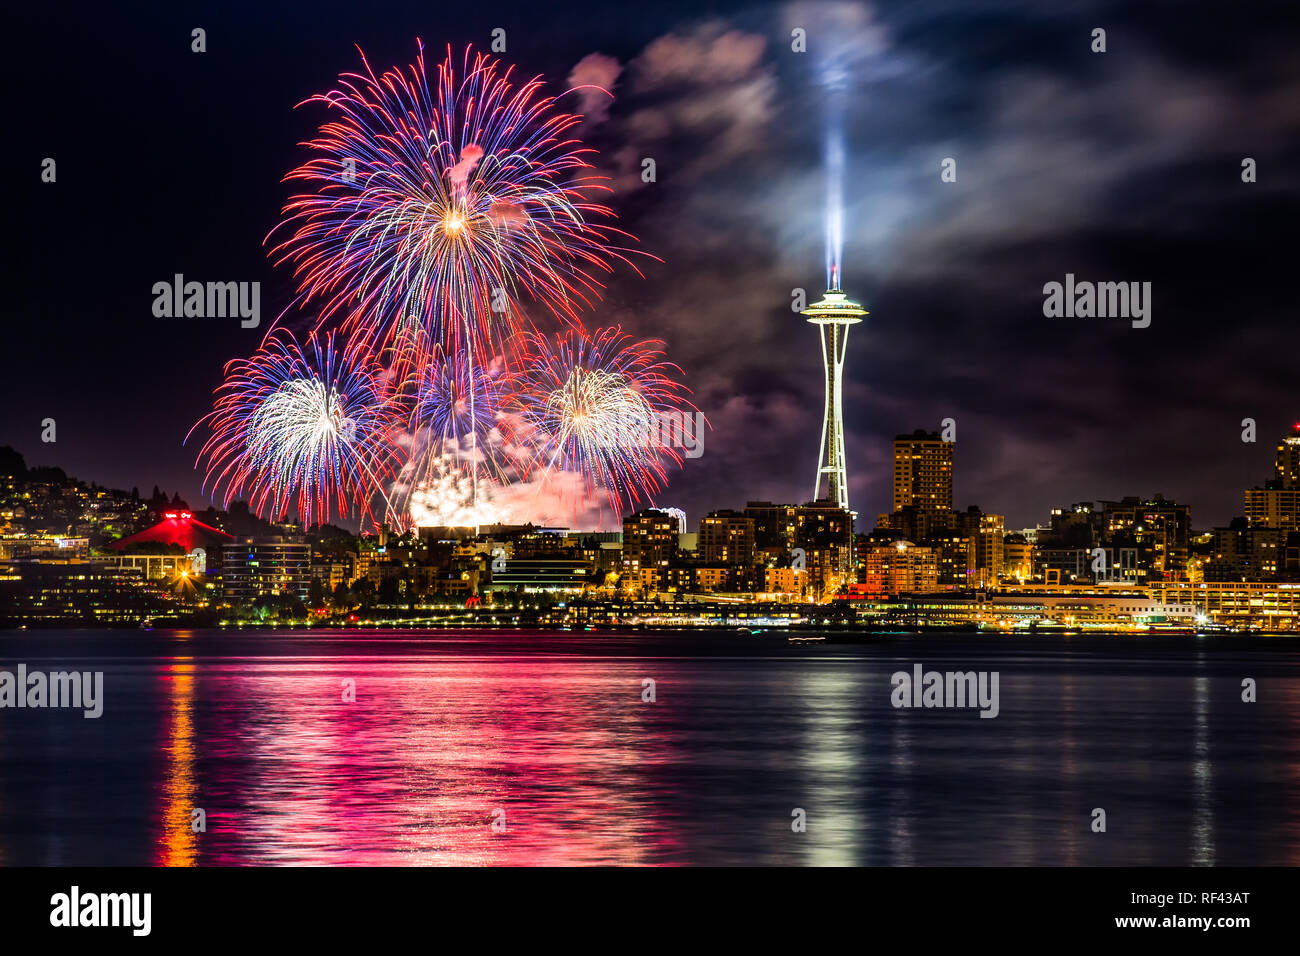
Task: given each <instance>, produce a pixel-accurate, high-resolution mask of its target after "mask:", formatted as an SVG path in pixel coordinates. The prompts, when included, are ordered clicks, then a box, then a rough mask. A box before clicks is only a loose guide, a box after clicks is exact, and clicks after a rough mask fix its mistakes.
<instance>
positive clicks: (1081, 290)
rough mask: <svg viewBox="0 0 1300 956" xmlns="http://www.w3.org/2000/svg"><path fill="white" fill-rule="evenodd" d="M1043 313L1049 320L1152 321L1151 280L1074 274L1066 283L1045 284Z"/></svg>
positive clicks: (1138, 326) (1138, 324)
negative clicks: (1106, 279) (1089, 279)
mask: <svg viewBox="0 0 1300 956" xmlns="http://www.w3.org/2000/svg"><path fill="white" fill-rule="evenodd" d="M1043 315H1045V316H1047V317H1048V318H1049V319H1059V318H1067V319H1073V318H1080V319H1091V318H1098V319H1106V318H1112V319H1132V320H1133V322H1132V324H1133V328H1135V329H1145V328H1146V327H1147V326H1148V325H1150V324H1151V283H1150V282H1075V281H1074V273H1073V272H1067V273H1066V274H1065V283H1064V285H1062V284H1061V283H1060V282H1049V283H1047V284H1046V285H1044V286H1043Z"/></svg>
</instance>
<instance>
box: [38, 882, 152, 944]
mask: <svg viewBox="0 0 1300 956" xmlns="http://www.w3.org/2000/svg"><path fill="white" fill-rule="evenodd" d="M152 911H153V894H152V893H85V894H83V893H82V892H81V887H79V886H74V887H72V889H71V890H69V891H68V892H67V893H55V894H54V895H53V896H51V897H50V925H51V926H59V927H75V926H129V927H131V934H132V935H133V936H148V935H149V930H150V928H151V925H152V922H153V920H152Z"/></svg>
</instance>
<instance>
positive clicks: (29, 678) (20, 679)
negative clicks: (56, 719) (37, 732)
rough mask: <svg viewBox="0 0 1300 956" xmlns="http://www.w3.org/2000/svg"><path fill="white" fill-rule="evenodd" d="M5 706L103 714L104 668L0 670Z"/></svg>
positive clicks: (1, 703) (1, 701)
mask: <svg viewBox="0 0 1300 956" xmlns="http://www.w3.org/2000/svg"><path fill="white" fill-rule="evenodd" d="M5 707H55V708H63V707H71V708H80V709H81V710H82V711H84V713H82V715H81V716H82V717H86V718H89V719H92V720H93V719H95V718H97V717H100V716H101V715H102V714H103V713H104V672H103V671H81V672H78V671H51V672H50V673H49V674H46V673H45V672H44V671H29V670H28V669H27V665H26V664H19V665H18V669H17V673H15V672H13V671H0V709H3V708H5Z"/></svg>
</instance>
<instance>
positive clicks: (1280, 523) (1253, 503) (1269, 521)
mask: <svg viewBox="0 0 1300 956" xmlns="http://www.w3.org/2000/svg"><path fill="white" fill-rule="evenodd" d="M1246 520H1247V521H1248V522H1249V523H1250V525H1251V526H1252V527H1260V528H1278V529H1281V530H1283V531H1300V424H1297V425H1296V427H1295V430H1294V432H1293V433H1292V434H1290V435H1287V436H1286V437H1284V438H1283V439H1282V440H1281V441H1279V442H1278V443H1277V458H1276V459H1275V461H1274V464H1273V477H1272V478H1271V479H1270V480H1268V481H1267V482H1265V483H1264V487H1263V488H1248V489H1246Z"/></svg>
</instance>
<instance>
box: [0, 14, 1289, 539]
mask: <svg viewBox="0 0 1300 956" xmlns="http://www.w3.org/2000/svg"><path fill="white" fill-rule="evenodd" d="M155 6H156V9H154V10H152V11H149V10H144V9H141V8H138V7H133V8H131V9H117V8H116V7H115V5H109V4H97V5H94V6H88V7H86V8H77V7H72V6H68V5H64V4H61V3H57V2H54V3H48V4H24V5H22V9H21V11H16V10H13V9H9V10H6V12H5V13H4V15H3V16H4V20H3V24H4V35H5V37H6V38H7V40H8V42H7V43H6V51H5V65H6V67H7V69H8V74H9V75H8V84H7V88H8V91H9V96H8V97H7V98H6V100H7V102H6V131H5V134H6V135H5V142H6V149H5V150H4V153H5V156H4V163H5V167H6V173H7V177H6V179H7V182H8V184H9V187H10V188H9V190H8V195H7V199H8V202H7V203H6V207H7V208H6V216H5V219H6V228H5V230H4V242H5V245H6V255H5V257H4V261H5V272H6V276H5V278H6V281H5V294H4V296H3V297H2V298H0V303H2V306H0V307H2V308H3V310H4V334H3V339H2V340H0V341H2V342H3V346H0V356H2V361H3V375H2V380H0V409H2V410H3V412H2V415H0V445H4V444H10V445H13V446H14V447H16V448H17V449H18V450H19V451H20V452H22V453H23V454H24V455H25V456H26V458H27V460H28V463H29V464H45V465H57V466H60V467H62V468H64V469H65V470H67V471H68V472H69V473H70V474H73V475H76V476H78V477H80V478H83V479H86V480H94V481H98V482H100V483H102V484H106V485H110V486H113V487H125V488H129V487H131V486H132V485H137V486H139V487H140V488H141V490H142V492H144V493H146V494H147V493H148V492H149V490H150V489H151V488H152V486H153V485H154V484H158V485H160V486H162V488H163V489H164V490H165V491H166V492H168V493H169V494H170V493H171V492H173V491H179V492H180V493H181V495H182V496H184V497H185V498H187V499H188V500H189V502H190V503H191V504H192V505H195V506H201V505H203V504H206V503H207V500H206V499H204V498H203V497H201V495H200V492H199V483H200V478H199V475H198V473H196V472H195V470H194V467H193V465H194V457H195V452H196V451H197V445H194V444H193V443H192V444H191V446H190V447H182V444H181V443H182V440H183V439H184V437H185V435H186V432H187V431H188V430H189V428H190V427H191V425H192V424H193V423H194V422H195V421H196V420H197V419H199V418H200V416H202V415H203V414H205V413H206V412H207V411H208V410H209V408H210V403H211V392H212V389H213V388H214V387H215V386H216V385H217V384H218V383H219V381H220V378H221V373H222V366H223V364H224V363H225V362H226V361H228V360H230V359H233V358H236V357H243V356H246V355H248V354H249V353H251V352H252V351H253V350H254V349H255V348H256V347H257V345H258V344H259V342H260V341H261V338H262V336H263V334H264V332H265V331H266V328H267V325H268V323H269V321H270V319H271V318H272V317H274V316H275V315H276V314H278V313H279V312H280V310H281V309H283V308H284V307H285V306H286V305H287V304H288V303H289V302H290V300H291V298H292V294H293V285H292V281H291V276H290V273H289V270H288V268H287V267H283V268H273V267H272V265H271V263H270V261H269V259H268V257H267V247H266V246H264V244H263V240H264V239H265V237H266V235H267V233H268V232H269V231H270V230H271V229H272V227H273V226H275V224H276V223H277V222H278V220H279V215H280V209H281V206H282V204H283V202H284V200H285V199H286V198H287V197H288V196H289V195H290V193H291V191H292V190H291V188H290V186H288V185H286V184H283V183H282V182H281V178H282V176H283V175H284V174H285V173H286V172H288V171H289V170H290V169H291V168H293V167H294V166H296V165H298V164H299V163H300V162H302V161H303V159H304V158H305V157H306V155H307V154H306V151H305V150H303V149H302V148H301V147H300V146H299V145H298V144H299V143H300V142H302V141H303V140H305V139H307V138H309V137H310V136H311V135H312V133H313V132H314V131H315V128H316V127H317V125H318V124H319V123H320V122H321V121H322V119H323V118H324V116H325V110H324V109H323V108H321V107H319V106H313V105H308V106H304V107H302V108H299V109H294V106H295V104H297V103H299V102H300V101H302V100H304V99H305V98H307V97H308V96H309V95H311V94H313V93H316V92H320V91H324V90H327V89H330V88H332V86H333V85H334V83H335V80H336V77H337V75H338V74H339V73H340V72H345V71H351V70H354V69H357V68H358V67H359V65H360V60H359V56H358V54H357V51H356V49H355V46H358V45H359V46H360V47H361V48H362V49H364V51H365V52H366V55H367V56H368V58H369V59H370V60H371V62H372V63H373V64H374V65H375V67H376V68H377V69H380V70H382V69H386V68H388V67H390V66H396V65H405V64H407V63H409V62H411V61H412V60H413V59H414V56H415V54H416V37H421V38H423V40H424V42H425V44H426V46H427V47H428V48H430V55H429V56H430V59H431V60H434V61H436V60H437V59H438V58H439V57H440V55H441V50H442V49H443V48H444V47H445V45H446V44H448V43H450V44H452V45H453V46H454V47H455V48H456V49H457V50H460V49H462V48H463V46H464V45H465V44H468V43H473V44H474V45H475V46H476V47H479V48H484V49H485V48H486V47H487V45H488V43H489V41H490V38H491V31H492V30H493V28H495V27H503V28H505V29H506V31H507V43H508V48H507V52H506V53H505V54H504V55H503V57H502V58H503V59H504V60H505V61H506V62H508V63H512V64H514V65H515V66H516V70H517V71H518V72H519V73H520V74H522V75H524V76H532V75H535V74H542V75H544V76H545V77H546V78H547V80H548V88H547V89H548V92H554V93H559V92H561V90H563V89H566V88H567V87H568V86H569V85H570V84H571V83H575V82H604V83H612V84H613V92H614V94H615V98H614V99H613V101H607V103H606V104H605V105H604V107H603V108H601V109H598V110H597V111H596V112H595V113H593V114H590V115H589V116H588V119H587V121H586V122H585V124H584V127H583V132H582V135H583V136H584V138H586V139H588V140H589V141H590V142H591V143H592V144H593V145H595V146H597V147H598V148H599V149H600V150H601V159H600V165H601V167H602V168H603V169H604V170H605V171H606V172H608V173H609V174H610V175H612V176H613V177H614V182H615V184H616V187H617V191H616V194H615V196H614V198H613V200H612V205H613V206H614V207H615V209H616V210H617V211H618V213H619V214H620V217H621V222H620V225H622V226H623V227H625V228H627V229H629V230H630V231H632V232H633V233H634V234H636V235H637V236H638V237H639V238H640V240H641V248H643V249H645V250H646V251H647V252H650V253H653V254H654V255H656V256H658V257H660V258H661V259H662V260H663V262H662V263H657V262H648V263H647V264H646V266H645V267H644V272H645V277H644V278H640V277H638V276H637V275H636V274H635V273H634V272H633V271H632V270H630V269H628V268H625V267H624V268H620V269H619V270H618V271H617V272H616V273H615V275H614V277H613V279H612V280H611V282H610V288H609V292H608V295H607V297H606V300H605V302H604V303H603V304H602V305H601V306H600V307H599V308H598V309H597V310H595V311H594V312H592V313H591V314H589V315H588V316H587V317H586V319H585V321H586V323H587V325H588V326H589V327H594V326H602V325H609V324H616V323H621V324H622V325H623V326H624V328H625V329H627V330H628V331H631V332H633V333H635V334H636V335H638V336H639V337H642V336H655V337H659V338H662V339H664V340H665V341H666V343H667V350H668V354H669V357H670V358H671V359H672V360H674V361H675V362H677V363H678V364H679V365H681V366H682V368H683V369H684V373H685V381H686V382H687V383H688V384H689V386H690V387H691V389H692V390H693V392H694V400H695V403H696V404H697V406H698V407H699V408H700V409H701V410H702V411H703V412H704V413H705V414H706V415H707V416H708V418H709V420H710V422H711V424H712V430H711V431H710V432H708V433H707V435H706V438H705V450H704V455H703V457H701V458H699V459H698V460H688V461H686V462H685V465H684V468H683V469H682V471H681V472H680V473H678V474H676V475H674V476H673V479H672V482H671V485H670V486H669V488H668V490H667V492H666V493H664V494H663V495H661V496H660V497H659V498H658V499H657V500H656V503H657V504H660V505H664V506H678V507H682V508H684V509H685V510H686V512H687V514H688V516H689V522H690V526H691V527H692V528H694V527H695V525H696V523H697V522H698V520H699V518H700V517H701V516H702V515H703V514H704V513H705V512H707V511H709V510H712V509H715V508H722V507H738V506H742V505H743V504H744V502H745V501H746V500H748V499H772V500H778V501H800V502H801V501H804V500H807V498H808V497H809V496H810V492H811V491H812V477H813V472H814V468H815V465H816V463H817V462H816V457H817V442H818V437H819V431H820V425H821V410H822V379H821V371H820V361H821V356H820V350H819V347H818V343H817V335H816V332H815V330H814V329H813V328H812V327H811V326H810V325H808V324H807V323H805V322H804V321H803V320H802V319H801V318H800V317H799V316H797V315H795V314H793V313H792V311H791V309H790V302H791V290H792V289H794V288H795V287H803V288H805V289H807V290H808V292H809V293H810V296H809V297H810V299H811V298H815V297H816V295H817V293H819V292H820V291H821V289H822V288H823V287H824V284H825V269H824V251H823V242H822V235H823V200H822V190H823V175H822V139H823V125H824V119H823V110H822V105H823V100H824V94H823V92H822V90H821V88H820V87H819V85H818V83H817V80H816V76H815V71H814V64H815V61H816V57H817V55H818V54H819V52H820V51H823V50H831V49H834V50H835V51H836V53H837V54H838V55H839V56H841V57H842V58H843V62H845V63H846V65H847V67H848V71H849V76H850V85H851V91H850V103H849V107H848V110H847V126H846V146H847V150H848V163H849V167H848V175H847V180H846V188H845V195H846V209H845V213H846V217H847V224H846V232H845V250H844V259H845V279H844V286H845V288H846V290H847V291H849V292H850V293H851V294H852V295H853V297H854V298H857V299H858V300H860V301H862V302H863V303H864V305H865V306H866V307H867V308H868V309H870V310H871V315H870V316H869V317H868V319H867V320H866V321H865V322H864V323H863V324H862V325H859V326H857V327H855V329H854V330H853V332H852V334H851V335H850V340H849V368H848V372H847V380H846V383H845V389H846V425H847V431H848V434H847V455H848V464H849V469H850V502H851V504H852V505H853V507H854V509H855V510H857V511H858V512H859V513H860V515H861V516H862V517H861V518H860V521H859V529H860V530H869V529H870V527H871V525H872V523H873V521H874V517H875V515H876V513H877V512H879V511H882V510H885V509H887V508H888V505H889V494H890V470H889V454H890V441H891V440H892V438H893V437H894V435H895V434H897V433H899V432H910V431H912V430H914V429H916V428H927V429H938V427H939V423H940V421H941V420H942V419H944V418H953V419H955V421H956V423H957V442H958V444H957V471H956V501H955V502H954V503H955V504H956V505H957V506H958V507H962V508H964V507H965V506H966V505H969V504H978V505H979V506H981V507H982V508H984V509H985V510H986V511H992V512H997V513H1002V514H1005V515H1006V516H1007V523H1008V527H1009V528H1018V527H1022V526H1027V525H1032V524H1035V523H1038V522H1040V521H1044V520H1045V519H1046V514H1047V511H1048V510H1049V509H1050V508H1053V507H1062V506H1067V505H1069V504H1070V503H1072V502H1075V501H1081V500H1094V499H1102V498H1119V497H1122V496H1124V495H1130V494H1143V495H1150V494H1154V493H1156V492H1162V493H1163V494H1165V495H1166V496H1167V497H1170V498H1175V499H1177V500H1180V501H1184V502H1187V503H1189V504H1190V505H1191V506H1192V509H1193V510H1192V514H1193V519H1194V521H1195V523H1196V525H1197V526H1198V527H1209V526H1212V525H1215V524H1223V523H1226V522H1227V520H1228V519H1229V518H1231V517H1232V516H1233V515H1235V514H1238V513H1240V511H1241V508H1242V500H1241V492H1242V489H1243V488H1245V487H1248V486H1251V485H1255V484H1259V483H1262V481H1263V480H1264V479H1266V478H1268V477H1269V476H1270V474H1271V462H1272V455H1273V446H1274V444H1275V443H1276V440H1277V438H1278V437H1279V436H1280V435H1281V434H1282V433H1283V432H1284V431H1286V430H1288V429H1289V428H1290V426H1291V424H1292V423H1293V422H1295V421H1297V420H1300V389H1298V388H1297V383H1298V380H1300V376H1298V375H1297V367H1298V366H1300V324H1297V314H1298V313H1297V296H1296V291H1295V289H1296V281H1297V270H1296V261H1295V258H1296V257H1295V249H1296V244H1295V223H1296V221H1297V219H1298V218H1300V174H1298V173H1297V160H1300V136H1298V135H1297V134H1298V133H1300V57H1297V56H1296V52H1295V51H1296V49H1297V45H1298V41H1300V35H1298V34H1300V30H1297V29H1296V27H1295V25H1294V24H1292V25H1288V24H1287V23H1286V22H1285V21H1284V17H1283V14H1284V12H1285V10H1286V8H1287V6H1289V5H1287V4H1277V5H1271V6H1270V5H1254V4H1249V3H1240V2H1235V3H1231V4H1227V3H1187V2H1181V0H1180V2H1168V3H1160V2H1133V3H1129V2H1125V3H1114V4H1108V3H1090V2H1084V3H1065V2H1060V3H1055V2H1043V0H1039V2H1033V3H1023V2H978V0H971V2H966V0H905V2H898V3H894V2H889V3H883V2H882V3H874V4H866V5H864V4H843V5H835V4H802V3H795V4H764V5H740V4H735V5H732V4H701V3H699V2H687V3H663V2H656V3H653V4H645V3H605V4H590V3H566V4H564V5H563V6H555V5H552V4H544V3H526V4H502V3H495V2H492V0H485V2H480V3H474V4H455V5H444V4H435V3H428V2H424V3H409V4H385V3H380V2H373V3H356V2H348V3H337V2H313V3H302V4H294V5H287V4H276V3H266V2H259V3H245V2H239V0H227V2H222V3H218V4H206V5H199V4H190V3H176V4H170V3H169V4H161V3H160V4H156V5H155ZM11 7H12V5H11ZM557 11H563V12H562V13H561V12H557ZM796 26H798V27H803V28H805V29H806V30H807V31H808V48H809V53H807V54H796V53H793V52H792V51H791V49H790V30H791V28H792V27H796ZM194 27H203V28H204V29H205V30H206V31H207V45H208V51H207V52H206V53H203V54H195V53H191V52H190V31H191V29H192V28H194ZM1094 27H1103V28H1105V29H1106V31H1107V48H1108V49H1107V52H1106V53H1105V54H1094V53H1092V52H1091V51H1090V43H1091V31H1092V29H1093V28H1094ZM593 54H599V56H593ZM579 64H582V66H581V67H580V68H579ZM575 68H577V69H576V71H575ZM571 76H573V77H575V79H573V80H570V77H571ZM571 108H572V107H571ZM606 109H607V115H602V113H604V111H605V110H606ZM47 156H48V157H53V158H55V159H56V161H57V164H58V167H57V169H58V180H57V182H56V183H54V184H46V183H42V182H41V179H40V173H41V161H42V159H43V158H44V157H47ZM643 156H650V157H653V158H654V159H655V160H656V164H657V169H658V181H657V182H656V183H652V184H643V183H642V182H641V181H640V178H639V176H638V172H639V169H640V158H641V157H643ZM945 157H953V158H955V159H956V160H957V173H958V178H957V182H955V183H943V182H941V180H940V163H941V161H942V160H943V159H944V158H945ZM1244 157H1252V158H1254V159H1255V160H1256V162H1257V164H1258V181H1257V182H1255V183H1249V184H1248V183H1243V182H1242V179H1241V161H1242V159H1243V158H1244ZM178 272H179V273H184V274H185V275H186V277H187V278H194V279H198V280H201V281H206V280H219V281H260V282H261V283H262V314H263V325H262V327H261V328H259V329H242V328H240V325H239V322H238V320H237V319H192V318H191V319H184V318H181V319H158V318H155V317H154V316H153V314H152V311H151V306H152V302H153V295H152V293H151V288H152V286H153V284H154V283H155V282H158V281H167V280H170V279H171V277H172V275H173V274H174V273H178ZM1066 273H1074V274H1075V276H1076V277H1077V278H1078V279H1081V280H1082V279H1088V280H1094V281H1149V282H1151V283H1152V285H1153V303H1152V305H1153V312H1152V323H1151V326H1150V327H1149V328H1146V329H1134V328H1132V327H1130V325H1129V323H1128V322H1127V321H1124V320H1122V319H1095V318H1094V319H1082V318H1054V319H1049V318H1045V317H1044V315H1043V311H1042V305H1043V292H1042V289H1043V285H1044V283H1047V282H1050V281H1062V280H1063V279H1064V277H1065V274H1066ZM289 324H290V325H291V326H292V327H295V328H302V327H303V325H304V324H305V319H297V320H291V321H290V322H289ZM47 417H48V418H54V419H55V420H56V422H57V436H58V440H57V443H55V444H43V443H42V442H41V438H40V436H41V420H42V419H44V418H47ZM1247 417H1250V418H1254V419H1255V420H1256V421H1257V422H1258V429H1259V441H1258V443H1257V444H1246V443H1243V442H1242V440H1241V430H1242V429H1241V421H1242V419H1243V418H1247Z"/></svg>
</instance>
